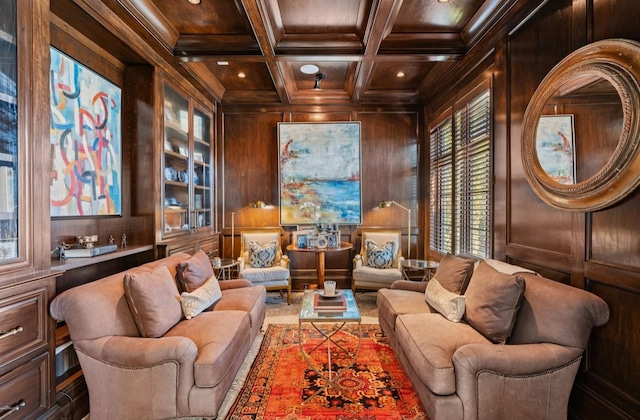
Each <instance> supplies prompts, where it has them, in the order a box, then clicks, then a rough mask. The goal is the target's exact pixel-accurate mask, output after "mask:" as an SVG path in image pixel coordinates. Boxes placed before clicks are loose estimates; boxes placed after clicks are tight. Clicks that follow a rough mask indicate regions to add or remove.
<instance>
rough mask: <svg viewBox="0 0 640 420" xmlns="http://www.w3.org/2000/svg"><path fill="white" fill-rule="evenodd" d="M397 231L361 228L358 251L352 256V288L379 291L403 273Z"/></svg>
mask: <svg viewBox="0 0 640 420" xmlns="http://www.w3.org/2000/svg"><path fill="white" fill-rule="evenodd" d="M401 238H402V235H401V233H400V231H399V230H398V231H396V230H394V231H363V232H362V245H361V248H360V253H359V254H357V255H356V256H355V258H354V259H353V280H352V285H351V288H352V289H353V291H354V292H355V291H356V289H367V290H378V289H381V288H383V287H389V286H391V284H392V283H393V282H394V281H396V280H402V279H403V278H404V275H403V273H402V268H401V266H400V262H401V261H403V260H404V257H403V256H402V249H401Z"/></svg>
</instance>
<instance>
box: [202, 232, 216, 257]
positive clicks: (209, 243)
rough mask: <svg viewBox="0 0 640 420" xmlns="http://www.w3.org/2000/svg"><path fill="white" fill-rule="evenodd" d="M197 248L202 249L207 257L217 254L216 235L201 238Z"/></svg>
mask: <svg viewBox="0 0 640 420" xmlns="http://www.w3.org/2000/svg"><path fill="white" fill-rule="evenodd" d="M198 248H199V250H201V251H204V252H205V253H206V254H207V256H209V259H211V258H213V257H217V256H218V235H215V236H214V237H213V238H210V239H203V240H201V241H200V243H199V244H198Z"/></svg>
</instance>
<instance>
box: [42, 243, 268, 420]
mask: <svg viewBox="0 0 640 420" xmlns="http://www.w3.org/2000/svg"><path fill="white" fill-rule="evenodd" d="M195 257H196V256H194V257H191V256H190V255H188V254H183V253H179V254H174V255H172V256H170V257H168V258H165V259H161V260H158V261H154V262H151V263H148V264H144V265H142V266H139V267H136V268H134V269H131V270H128V271H126V272H123V273H119V274H115V275H112V276H109V277H105V278H103V279H100V280H97V281H94V282H91V283H87V284H84V285H81V286H78V287H75V288H72V289H69V290H67V291H65V292H64V293H62V294H60V295H59V296H57V297H56V298H55V299H54V300H53V302H52V303H51V307H50V312H51V315H52V316H53V317H54V318H55V319H57V320H64V321H65V322H66V323H67V325H68V327H69V333H70V336H71V340H72V341H73V345H74V348H75V350H76V352H77V354H78V358H79V360H80V365H81V367H82V371H83V373H84V377H85V379H86V382H87V386H88V389H89V400H90V411H91V419H92V420H99V419H141V418H145V419H163V418H181V417H211V418H214V417H216V416H217V413H218V409H219V408H220V405H221V404H222V401H223V399H224V397H225V395H226V394H227V391H228V390H229V388H230V386H231V383H232V381H233V379H234V377H235V375H236V373H237V371H238V369H239V368H240V365H241V364H242V362H243V360H244V358H245V356H246V354H247V352H248V350H249V348H250V346H251V343H252V342H253V340H254V338H255V337H256V335H257V334H258V332H259V331H260V328H261V327H262V324H263V321H264V317H265V309H266V304H265V302H266V291H265V288H264V287H262V286H253V285H251V283H250V282H248V281H246V280H227V281H220V282H219V284H218V283H217V282H216V284H217V285H219V287H217V292H218V297H219V295H220V294H221V297H220V298H219V300H218V301H217V302H216V303H215V304H214V306H213V309H212V310H206V311H204V312H202V313H200V314H198V315H197V316H194V317H193V318H191V319H188V320H187V319H185V318H184V316H183V315H182V314H178V315H177V316H178V322H177V323H175V325H171V324H169V327H170V328H169V329H168V331H167V332H166V333H164V334H162V335H161V336H160V337H157V338H145V337H142V335H143V334H141V332H140V329H141V327H140V324H139V322H140V319H138V318H139V317H144V316H147V318H150V317H151V315H149V314H147V315H145V314H143V313H138V312H140V311H139V309H138V307H139V306H135V310H134V311H133V312H136V313H132V309H131V308H132V307H133V306H132V304H131V302H130V301H128V299H130V298H131V296H129V295H128V293H129V292H130V289H129V288H131V287H132V286H131V285H128V286H127V292H125V284H127V283H126V281H125V278H127V276H126V275H127V274H128V278H129V279H140V278H142V277H144V276H147V275H149V276H151V274H149V273H162V272H165V273H166V271H164V268H162V267H161V266H166V268H167V269H168V271H169V273H170V275H171V276H172V278H171V279H170V280H173V281H175V280H174V279H175V276H176V274H177V268H178V265H181V266H187V268H186V269H185V270H184V273H186V274H184V275H185V277H187V275H191V276H192V277H191V278H193V276H194V275H198V274H202V273H199V271H206V270H205V269H206V268H207V267H204V266H200V267H197V266H196V269H193V266H191V270H190V269H189V266H188V265H187V264H188V263H190V262H192V261H193V259H194V258H195ZM209 268H210V267H209ZM189 270H190V271H189ZM168 275H169V274H167V276H168ZM152 280H153V278H151V280H148V281H147V283H148V284H149V287H148V288H147V290H146V291H145V290H144V289H140V288H138V290H137V292H136V293H138V295H140V294H141V293H142V295H144V296H143V297H144V298H146V299H149V301H148V302H147V303H152V304H153V303H154V299H157V297H158V296H157V295H161V294H162V293H164V292H163V291H162V290H167V289H166V287H165V288H164V289H163V288H162V287H158V286H156V285H153V284H152V283H151V281H152ZM140 284H142V285H143V286H144V283H139V284H138V285H140ZM165 285H166V283H165ZM196 286H198V285H196ZM173 289H175V287H173ZM180 289H182V290H184V284H182V287H181V288H180ZM191 289H194V290H195V287H191ZM191 291H193V290H191ZM220 292H221V293H220ZM137 299H139V297H137ZM169 299H170V300H175V291H174V290H171V293H170V296H169ZM178 299H179V301H180V297H179V296H178ZM156 302H157V301H156ZM141 303H144V302H141ZM178 305H179V304H178ZM179 307H180V306H178V308H179ZM153 310H157V313H156V314H155V315H154V316H156V317H158V318H163V317H169V314H170V313H174V314H175V304H174V303H172V302H171V301H169V304H168V305H158V304H153V306H152V307H151V309H150V313H151V312H153ZM178 310H180V309H178ZM181 315H182V316H181ZM136 317H138V318H136ZM149 321H150V319H146V321H145V322H147V324H146V325H147V326H148V329H146V330H145V331H146V332H149V331H151V332H150V334H153V331H152V330H153V329H156V331H158V329H157V328H158V325H159V324H158V322H156V323H155V324H153V323H150V322H149ZM159 322H160V323H161V322H164V321H163V320H162V319H160V321H159ZM159 331H160V332H162V331H163V330H162V329H161V330H159ZM156 335H157V334H156Z"/></svg>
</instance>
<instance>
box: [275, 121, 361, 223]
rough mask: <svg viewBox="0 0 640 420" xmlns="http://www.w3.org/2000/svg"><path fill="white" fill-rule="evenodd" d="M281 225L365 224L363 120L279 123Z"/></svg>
mask: <svg viewBox="0 0 640 420" xmlns="http://www.w3.org/2000/svg"><path fill="white" fill-rule="evenodd" d="M278 150H279V164H280V179H279V181H280V224H281V225H301V224H314V225H318V224H327V223H333V224H360V223H361V221H362V208H361V207H362V206H361V199H360V197H361V185H360V173H361V168H360V122H340V123H279V124H278Z"/></svg>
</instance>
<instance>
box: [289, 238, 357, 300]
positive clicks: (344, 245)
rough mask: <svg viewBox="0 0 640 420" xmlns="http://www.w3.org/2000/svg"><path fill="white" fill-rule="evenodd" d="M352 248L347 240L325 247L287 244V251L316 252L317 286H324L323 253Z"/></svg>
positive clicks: (320, 287)
mask: <svg viewBox="0 0 640 420" xmlns="http://www.w3.org/2000/svg"><path fill="white" fill-rule="evenodd" d="M351 248H353V245H352V244H350V243H348V242H340V244H339V245H338V246H332V247H327V248H318V247H316V248H298V247H297V246H296V245H295V244H290V245H287V251H293V252H315V253H316V274H317V275H318V288H319V289H322V288H324V255H325V253H327V252H337V251H346V250H348V249H351Z"/></svg>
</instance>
